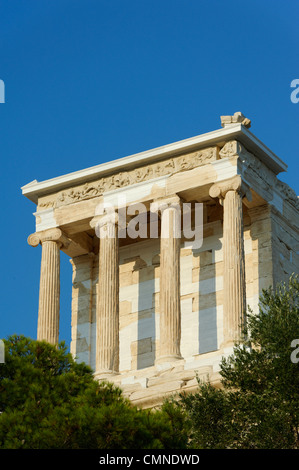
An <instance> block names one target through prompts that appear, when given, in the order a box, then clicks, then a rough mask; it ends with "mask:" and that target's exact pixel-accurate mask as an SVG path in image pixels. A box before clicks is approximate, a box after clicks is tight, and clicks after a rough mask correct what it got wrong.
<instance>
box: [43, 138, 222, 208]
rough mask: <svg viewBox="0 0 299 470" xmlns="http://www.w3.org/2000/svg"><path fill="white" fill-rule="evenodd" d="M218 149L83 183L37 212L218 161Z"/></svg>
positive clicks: (207, 149) (49, 201) (48, 202)
mask: <svg viewBox="0 0 299 470" xmlns="http://www.w3.org/2000/svg"><path fill="white" fill-rule="evenodd" d="M218 158H219V157H218V147H209V148H206V149H203V150H200V151H197V152H193V153H190V154H188V155H182V156H178V157H173V158H169V159H167V160H164V161H161V162H158V163H152V164H149V165H146V166H143V167H139V168H136V169H134V170H129V171H123V172H119V173H116V174H113V175H110V176H107V177H103V178H100V179H99V180H97V181H94V182H90V183H86V184H84V185H83V186H78V187H76V188H71V189H68V190H65V191H61V192H60V193H58V194H56V195H55V197H53V199H50V200H48V199H47V200H41V201H40V202H39V204H38V209H37V210H44V209H46V208H49V207H59V206H63V205H67V204H72V203H74V202H79V201H84V200H86V199H91V198H93V197H97V196H101V195H102V194H103V193H105V192H107V191H112V190H113V189H117V188H122V187H126V186H129V185H131V184H136V183H140V182H143V181H147V180H150V179H153V178H158V177H160V176H167V175H172V174H174V173H177V172H181V171H187V170H191V169H193V168H195V167H198V166H201V165H205V164H207V163H209V162H211V161H215V160H217V159H218Z"/></svg>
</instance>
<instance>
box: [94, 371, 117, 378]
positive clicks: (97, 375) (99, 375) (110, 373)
mask: <svg viewBox="0 0 299 470" xmlns="http://www.w3.org/2000/svg"><path fill="white" fill-rule="evenodd" d="M118 374H119V372H115V371H114V370H97V371H96V372H95V373H94V374H93V376H94V378H95V380H105V379H109V377H113V376H115V375H118Z"/></svg>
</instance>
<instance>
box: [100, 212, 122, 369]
mask: <svg viewBox="0 0 299 470" xmlns="http://www.w3.org/2000/svg"><path fill="white" fill-rule="evenodd" d="M118 251H119V248H118V236H117V224H114V223H113V222H110V221H108V222H106V223H105V224H103V225H102V226H101V227H100V250H99V283H98V295H97V343H96V374H97V375H103V374H106V373H107V374H110V373H117V372H118V371H119V259H118V255H119V253H118Z"/></svg>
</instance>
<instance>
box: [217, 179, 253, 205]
mask: <svg viewBox="0 0 299 470" xmlns="http://www.w3.org/2000/svg"><path fill="white" fill-rule="evenodd" d="M228 191H235V192H237V193H239V194H240V196H241V197H242V198H243V197H246V198H247V199H248V201H251V192H250V188H249V186H248V185H247V184H246V183H244V181H242V178H241V176H240V175H236V176H233V177H232V178H229V179H227V180H223V181H219V182H217V183H214V184H213V185H212V186H211V188H210V191H209V195H210V196H211V197H212V198H216V197H218V198H219V199H220V201H221V200H223V199H225V196H226V194H227V193H228Z"/></svg>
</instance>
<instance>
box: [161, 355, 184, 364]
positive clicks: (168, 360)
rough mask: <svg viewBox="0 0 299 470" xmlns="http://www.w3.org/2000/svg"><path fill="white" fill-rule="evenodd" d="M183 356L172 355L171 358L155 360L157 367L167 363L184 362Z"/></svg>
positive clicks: (164, 357)
mask: <svg viewBox="0 0 299 470" xmlns="http://www.w3.org/2000/svg"><path fill="white" fill-rule="evenodd" d="M183 359H184V358H183V357H182V356H178V355H170V356H160V357H158V358H157V359H156V360H155V365H160V364H164V363H165V362H176V361H180V360H183Z"/></svg>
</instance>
